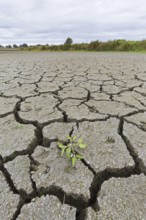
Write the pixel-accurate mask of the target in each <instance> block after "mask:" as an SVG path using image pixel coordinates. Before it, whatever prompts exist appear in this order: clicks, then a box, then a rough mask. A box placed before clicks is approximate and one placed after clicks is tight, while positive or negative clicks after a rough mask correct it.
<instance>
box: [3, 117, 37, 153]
mask: <svg viewBox="0 0 146 220" xmlns="http://www.w3.org/2000/svg"><path fill="white" fill-rule="evenodd" d="M34 129H35V128H34V126H33V125H27V124H26V125H24V124H19V123H18V122H16V121H15V118H14V116H13V115H9V116H7V117H4V118H0V154H1V155H2V156H8V155H10V154H12V153H14V152H15V151H22V150H25V149H27V147H28V145H29V144H30V143H31V142H32V141H33V139H34V138H35V136H34Z"/></svg>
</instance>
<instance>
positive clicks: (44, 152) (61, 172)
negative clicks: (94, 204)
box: [32, 146, 93, 203]
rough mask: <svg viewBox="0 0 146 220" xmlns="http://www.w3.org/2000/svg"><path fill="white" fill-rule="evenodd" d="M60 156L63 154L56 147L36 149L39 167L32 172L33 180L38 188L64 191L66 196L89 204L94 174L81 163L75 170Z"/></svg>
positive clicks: (35, 154)
mask: <svg viewBox="0 0 146 220" xmlns="http://www.w3.org/2000/svg"><path fill="white" fill-rule="evenodd" d="M60 154H61V152H60V151H59V150H58V149H57V148H56V147H50V148H49V149H44V148H43V147H41V146H38V147H37V148H36V149H35V152H34V153H33V155H32V156H33V159H34V161H37V162H38V164H39V165H38V166H37V168H36V170H35V171H33V172H32V178H33V180H34V181H35V183H36V186H37V188H41V187H44V188H46V187H48V188H50V187H54V188H56V190H57V189H62V190H63V191H64V193H65V194H68V195H70V196H71V197H74V198H75V199H78V198H79V197H81V198H82V199H83V200H84V202H85V203H87V201H88V199H89V197H90V192H89V188H90V185H91V183H92V179H93V174H92V173H91V172H90V171H89V169H88V168H87V167H85V166H84V165H83V164H82V162H81V161H78V162H77V164H76V166H75V167H74V168H73V167H72V166H71V162H70V161H69V160H67V159H66V158H65V157H61V156H60Z"/></svg>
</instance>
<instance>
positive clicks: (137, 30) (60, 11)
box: [0, 0, 146, 45]
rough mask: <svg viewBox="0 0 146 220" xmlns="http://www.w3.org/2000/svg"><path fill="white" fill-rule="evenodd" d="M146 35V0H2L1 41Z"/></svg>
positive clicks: (34, 42) (54, 41) (82, 39)
mask: <svg viewBox="0 0 146 220" xmlns="http://www.w3.org/2000/svg"><path fill="white" fill-rule="evenodd" d="M67 37H71V38H72V39H73V41H74V42H90V41H91V40H97V39H98V40H103V41H106V40H112V39H132V40H142V39H146V1H145V0H0V44H2V45H7V44H14V43H16V44H22V43H28V44H39V43H40V44H46V43H48V44H60V43H64V41H65V39H66V38H67Z"/></svg>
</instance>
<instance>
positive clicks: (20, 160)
mask: <svg viewBox="0 0 146 220" xmlns="http://www.w3.org/2000/svg"><path fill="white" fill-rule="evenodd" d="M145 63H146V55H145V54H134V53H69V52H60V53H56V52H55V53H46V52H44V53H32V52H25V53H24V52H9V53H8V52H1V53H0V103H1V107H0V218H1V219H3V220H16V219H19V220H25V219H28V220H33V219H34V220H37V219H38V220H41V219H46V220H47V219H48V220H65V219H66V220H68V219H69V220H97V219H98V220H109V219H110V220H129V219H132V220H145V219H146V65H145ZM68 135H69V136H74V135H78V136H79V137H81V138H82V139H83V140H84V142H85V143H86V145H87V148H85V149H83V150H82V152H80V153H81V154H82V155H83V156H84V159H81V160H79V161H77V163H76V165H75V167H72V166H71V163H70V161H69V160H68V159H67V158H65V157H61V156H60V153H61V152H60V150H59V148H58V146H57V142H58V141H60V142H64V143H65V142H66V141H67V136H68Z"/></svg>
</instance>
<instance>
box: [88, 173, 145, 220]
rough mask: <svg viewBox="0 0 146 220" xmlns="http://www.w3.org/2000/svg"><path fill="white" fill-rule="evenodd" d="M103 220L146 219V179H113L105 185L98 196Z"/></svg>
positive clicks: (133, 177) (132, 177) (99, 217)
mask: <svg viewBox="0 0 146 220" xmlns="http://www.w3.org/2000/svg"><path fill="white" fill-rule="evenodd" d="M98 202H99V212H98V214H97V218H93V219H92V220H96V219H101V220H107V219H113V220H116V219H122V220H128V219H134V220H136V219H138V220H143V219H145V217H146V177H145V176H144V175H140V176H131V177H129V178H127V179H126V178H117V179H116V178H112V179H110V180H109V181H107V182H105V183H103V185H102V187H101V191H100V193H99V196H98Z"/></svg>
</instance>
